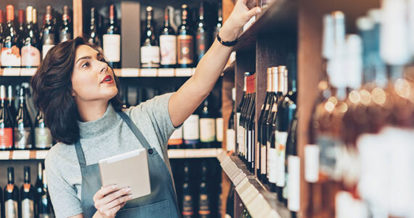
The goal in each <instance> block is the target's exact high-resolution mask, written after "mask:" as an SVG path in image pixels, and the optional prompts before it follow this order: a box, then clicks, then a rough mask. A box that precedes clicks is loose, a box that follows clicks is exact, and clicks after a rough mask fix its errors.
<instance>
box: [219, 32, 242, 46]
mask: <svg viewBox="0 0 414 218" xmlns="http://www.w3.org/2000/svg"><path fill="white" fill-rule="evenodd" d="M219 35H220V33H217V35H216V38H217V41H219V42H220V43H221V44H222V45H224V46H227V47H232V46H235V45H236V44H237V39H235V40H233V41H228V42H226V41H223V40H221V37H220V36H219Z"/></svg>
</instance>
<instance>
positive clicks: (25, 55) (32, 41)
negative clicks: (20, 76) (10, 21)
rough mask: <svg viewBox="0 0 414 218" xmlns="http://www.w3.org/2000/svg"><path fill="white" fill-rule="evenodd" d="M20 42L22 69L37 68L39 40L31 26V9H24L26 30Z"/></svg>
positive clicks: (30, 7) (38, 62)
mask: <svg viewBox="0 0 414 218" xmlns="http://www.w3.org/2000/svg"><path fill="white" fill-rule="evenodd" d="M22 38H23V40H22V45H23V47H22V67H26V68H37V67H38V66H39V65H40V58H41V57H40V56H41V55H40V50H39V39H38V38H37V35H36V31H35V28H34V24H33V7H32V6H28V7H27V8H26V29H25V31H24V32H23V37H22Z"/></svg>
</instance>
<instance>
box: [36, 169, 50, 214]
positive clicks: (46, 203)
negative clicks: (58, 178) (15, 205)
mask: <svg viewBox="0 0 414 218" xmlns="http://www.w3.org/2000/svg"><path fill="white" fill-rule="evenodd" d="M38 208H39V218H52V217H54V216H53V208H52V202H51V200H50V196H49V191H48V187H47V180H46V173H45V170H43V189H42V193H41V196H40V201H39V203H38Z"/></svg>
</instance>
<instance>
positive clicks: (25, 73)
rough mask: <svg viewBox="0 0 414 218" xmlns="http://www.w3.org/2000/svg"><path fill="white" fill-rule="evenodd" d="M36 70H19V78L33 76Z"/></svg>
mask: <svg viewBox="0 0 414 218" xmlns="http://www.w3.org/2000/svg"><path fill="white" fill-rule="evenodd" d="M36 71H37V68H22V69H21V70H20V76H33V75H35V73H36Z"/></svg>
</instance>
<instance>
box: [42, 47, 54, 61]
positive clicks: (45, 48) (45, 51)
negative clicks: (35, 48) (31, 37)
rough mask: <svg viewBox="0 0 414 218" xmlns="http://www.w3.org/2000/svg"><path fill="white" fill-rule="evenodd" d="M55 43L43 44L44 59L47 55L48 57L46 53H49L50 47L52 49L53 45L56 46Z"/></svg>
mask: <svg viewBox="0 0 414 218" xmlns="http://www.w3.org/2000/svg"><path fill="white" fill-rule="evenodd" d="M54 46H55V45H53V44H50V45H49V44H47V45H45V44H43V46H42V55H43V57H42V58H43V59H45V57H46V55H47V52H49V50H50V49H52V48H53V47H54Z"/></svg>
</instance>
